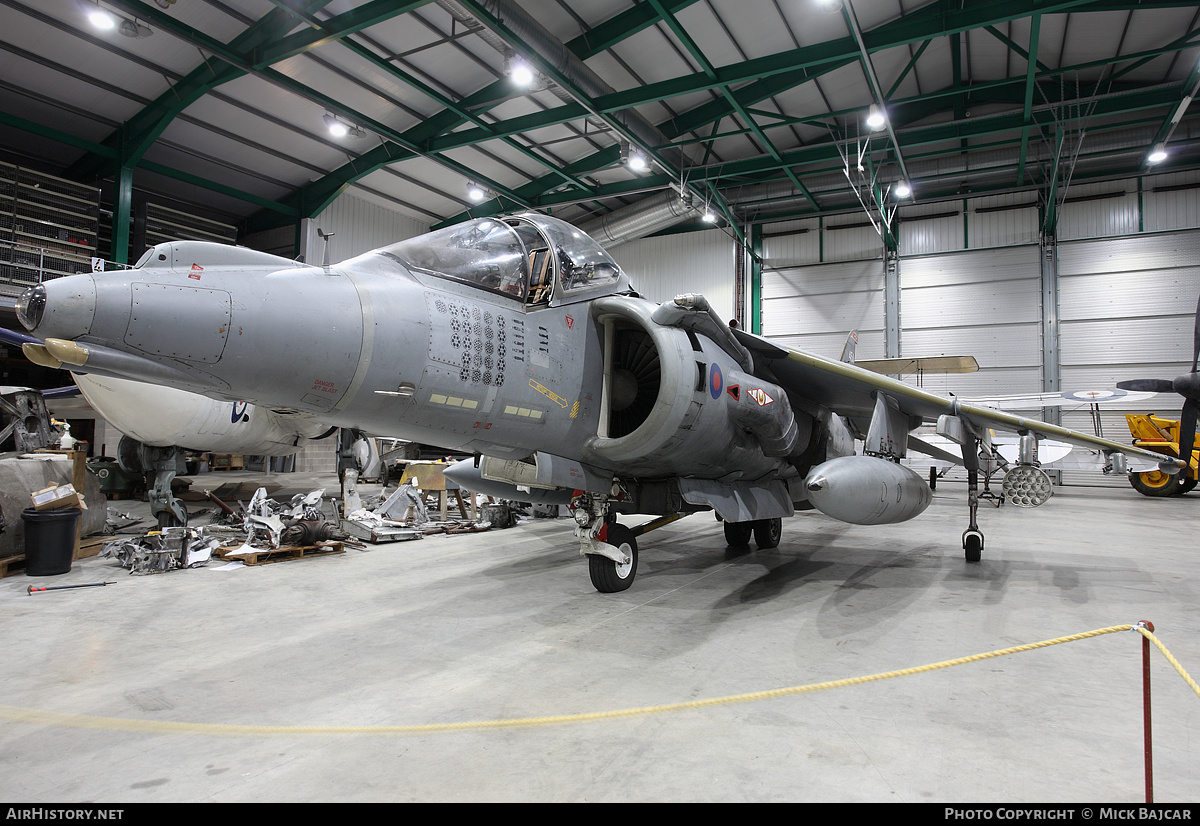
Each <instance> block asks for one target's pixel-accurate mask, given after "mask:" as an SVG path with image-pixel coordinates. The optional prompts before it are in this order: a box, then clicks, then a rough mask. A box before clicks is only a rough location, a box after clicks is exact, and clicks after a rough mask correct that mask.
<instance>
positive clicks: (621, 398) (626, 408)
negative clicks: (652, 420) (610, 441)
mask: <svg viewBox="0 0 1200 826" xmlns="http://www.w3.org/2000/svg"><path fill="white" fill-rule="evenodd" d="M612 360H613V361H612V393H611V397H610V399H611V415H610V419H609V426H608V435H609V436H610V437H612V438H619V437H621V436H628V435H629V434H630V433H632V432H634V431H635V430H637V429H638V427H640V426H641V424H642V423H643V422H645V421H646V419H647V418H648V417H649V416H650V412H651V411H652V410H653V409H654V403H655V402H656V401H658V390H659V385H660V383H661V381H662V369H661V364H660V362H659V358H658V350H657V349H655V347H654V341H653V340H652V339H651V338H650V336H649V334H647V333H646V331H645V330H643V329H641V328H640V327H624V328H620V329H617V330H615V331H614V337H613V356H612Z"/></svg>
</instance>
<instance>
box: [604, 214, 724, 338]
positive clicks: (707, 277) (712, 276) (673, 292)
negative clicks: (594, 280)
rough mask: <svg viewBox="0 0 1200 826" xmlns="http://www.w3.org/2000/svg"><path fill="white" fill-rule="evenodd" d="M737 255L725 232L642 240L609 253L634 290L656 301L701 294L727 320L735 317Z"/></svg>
mask: <svg viewBox="0 0 1200 826" xmlns="http://www.w3.org/2000/svg"><path fill="white" fill-rule="evenodd" d="M737 252H738V247H737V245H736V244H735V243H734V240H733V239H732V238H731V237H730V236H729V235H727V234H726V233H725V232H724V231H722V230H719V229H710V230H704V231H702V232H687V233H680V234H677V235H663V236H659V237H656V238H642V239H640V240H637V241H629V242H627V243H624V244H620V245H618V246H615V247H613V248H612V249H611V250H610V251H609V253H610V254H611V255H612V257H613V258H615V259H616V261H617V263H618V264H620V265H621V268H622V269H623V270H625V272H627V273H628V274H629V278H630V280H631V281H632V282H633V286H634V289H636V290H637V291H638V292H639V293H641V294H642V295H643V296H645V297H646V298H648V299H650V300H651V301H659V302H662V301H670V300H671V299H672V298H674V297H675V296H677V295H682V294H683V293H699V294H701V295H703V296H704V297H705V298H707V299H708V301H709V303H710V304H711V305H712V306H713V308H715V309H716V311H717V313H718V314H720V316H721V317H722V318H725V319H730V318H734V317H735V313H734V302H735V301H736V293H737V290H736V283H735V280H736V279H735V276H734V273H735V272H736V267H735V262H736V255H737Z"/></svg>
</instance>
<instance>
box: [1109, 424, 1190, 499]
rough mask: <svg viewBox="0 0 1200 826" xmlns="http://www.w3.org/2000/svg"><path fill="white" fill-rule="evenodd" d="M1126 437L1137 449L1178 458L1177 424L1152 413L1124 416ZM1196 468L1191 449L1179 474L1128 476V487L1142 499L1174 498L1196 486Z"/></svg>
mask: <svg viewBox="0 0 1200 826" xmlns="http://www.w3.org/2000/svg"><path fill="white" fill-rule="evenodd" d="M1125 421H1126V422H1128V423H1129V434H1130V435H1131V436H1133V443H1134V445H1136V446H1137V447H1142V448H1146V449H1147V450H1154V451H1158V452H1159V453H1166V454H1169V455H1171V456H1178V455H1179V422H1177V421H1175V420H1174V419H1164V418H1161V417H1159V416H1155V415H1153V414H1149V413H1146V414H1143V413H1126V414H1125ZM1198 467H1200V450H1192V455H1191V463H1190V464H1189V465H1188V469H1187V470H1186V471H1184V472H1183V473H1177V474H1175V475H1174V476H1172V475H1170V474H1168V473H1163V472H1162V471H1161V470H1158V469H1155V470H1148V471H1146V472H1145V473H1131V474H1129V484H1131V485H1133V489H1134V490H1136V491H1137V492H1138V493H1141V494H1143V495H1145V496H1178V495H1180V494H1183V493H1187V492H1188V491H1190V490H1191V489H1192V488H1194V487H1196V480H1197V468H1198Z"/></svg>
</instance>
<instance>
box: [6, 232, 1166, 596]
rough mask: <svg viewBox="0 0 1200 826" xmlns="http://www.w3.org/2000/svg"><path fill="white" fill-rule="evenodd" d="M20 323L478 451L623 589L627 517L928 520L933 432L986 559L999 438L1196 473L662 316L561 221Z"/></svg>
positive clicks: (467, 478)
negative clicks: (986, 499) (917, 434)
mask: <svg viewBox="0 0 1200 826" xmlns="http://www.w3.org/2000/svg"><path fill="white" fill-rule="evenodd" d="M18 314H19V317H20V319H21V321H22V323H23V324H24V325H25V327H26V328H27V329H29V330H30V331H31V332H32V333H33V334H35V335H36V336H37V337H38V338H39V339H40V340H41V341H42V343H41V344H27V345H26V346H25V348H24V349H25V352H26V354H27V355H31V354H32V355H37V356H39V357H45V358H51V359H54V360H56V361H58V362H61V363H63V364H65V365H67V366H69V368H70V369H71V370H72V371H82V372H87V373H91V374H95V375H98V376H124V377H129V378H134V379H137V380H141V381H147V382H153V383H156V384H163V385H168V386H171V387H175V388H179V389H182V390H187V391H190V392H194V393H201V394H204V395H206V396H210V397H212V398H216V399H224V400H229V401H232V400H242V399H245V400H249V401H251V402H253V403H255V404H258V405H262V406H267V407H270V408H271V409H275V410H291V411H296V412H297V413H303V414H307V415H310V416H313V417H315V418H317V419H319V420H321V421H323V422H327V423H329V424H334V425H337V426H340V427H353V428H358V429H360V430H363V431H365V432H372V433H388V434H394V435H396V436H397V437H399V438H404V439H408V440H410V441H414V442H419V443H427V444H436V445H440V446H442V447H445V448H446V449H448V450H456V451H463V452H465V453H468V454H474V455H475V456H476V459H475V460H473V461H472V460H468V461H465V462H461V463H459V464H458V465H457V466H455V467H454V468H453V469H451V470H450V471H449V472H448V475H449V476H450V477H451V478H453V479H455V480H456V481H458V482H459V483H460V484H461V485H462V486H463V487H466V488H468V489H475V490H478V491H479V492H482V493H489V494H491V493H496V494H499V495H501V496H504V497H505V498H519V499H520V500H521V501H531V500H532V501H543V502H559V503H569V504H570V505H571V507H572V508H573V511H574V517H575V521H576V524H577V528H576V534H577V536H578V539H579V543H580V550H581V552H582V553H583V554H585V555H586V556H587V558H588V561H589V571H590V573H591V579H592V583H593V584H594V585H595V587H596V588H597V589H598V590H600V591H605V592H611V591H620V590H624V589H625V588H628V587H629V585H630V584H631V583H632V581H633V579H634V577H635V575H636V572H637V564H638V547H637V534H638V533H639V532H644V530H639V531H637V532H635V530H634V529H630V528H628V527H626V526H623V525H621V524H620V523H619V522H617V521H616V515H617V514H618V513H642V514H661V515H663V517H664V518H666V519H670V518H672V517H674V516H675V515H677V514H680V513H688V512H693V511H701V510H710V509H711V510H715V511H716V512H717V514H718V515H719V517H720V518H721V519H722V520H723V521H724V523H725V536H726V539H727V540H728V541H729V542H730V543H731V544H736V545H744V544H746V543H747V542H749V540H750V538H751V536H753V538H754V540H755V542H756V544H757V545H758V546H759V547H774V546H775V545H777V544H778V543H779V541H780V535H781V531H782V519H783V518H785V517H788V516H791V515H792V514H793V512H794V510H795V508H796V507H808V506H812V507H815V508H817V509H818V510H820V511H822V512H823V513H825V514H828V515H830V516H832V517H834V518H837V519H842V520H845V521H848V522H855V523H860V524H884V523H890V522H899V521H903V520H905V519H909V518H912V517H914V516H916V515H917V514H919V513H921V512H922V511H923V510H924V509H925V508H926V507H927V506H928V504H929V502H930V499H931V493H930V490H929V487H928V485H927V484H926V483H925V481H924V479H922V478H921V477H920V476H919V475H918V474H916V473H915V472H914V471H912V470H910V469H908V468H906V467H903V466H902V465H901V464H899V460H900V459H901V458H903V457H904V456H905V455H906V453H907V451H908V449H909V434H910V432H911V431H913V430H914V429H915V428H917V427H918V426H919V425H920V424H921V423H922V422H924V421H936V422H937V423H938V432H939V433H941V434H942V435H944V436H946V437H947V438H950V439H951V440H953V441H954V443H955V444H957V445H959V446H960V447H961V454H962V459H963V463H964V464H965V466H966V467H967V470H968V477H969V479H968V481H969V487H970V498H969V509H970V523H969V527H968V528H967V530H966V532H965V533H964V535H963V548H964V550H965V552H966V557H967V559H968V560H978V559H979V558H980V554H981V552H982V548H983V534H982V533H981V532H980V530H979V526H978V524H977V522H976V511H977V508H978V469H979V461H978V459H979V454H980V448H981V445H985V446H986V444H987V443H988V441H989V440H990V432H991V428H997V429H1006V430H1012V431H1016V432H1018V433H1021V434H1024V435H1025V436H1026V437H1027V439H1028V440H1030V443H1031V445H1035V444H1036V439H1037V438H1040V437H1048V438H1054V439H1059V440H1062V441H1069V442H1073V443H1077V444H1084V445H1088V446H1092V447H1096V448H1099V449H1100V450H1102V451H1104V452H1105V453H1106V454H1107V455H1109V456H1110V457H1111V458H1112V465H1113V468H1114V469H1116V470H1121V469H1122V467H1123V459H1124V454H1131V455H1137V456H1141V457H1143V458H1147V459H1151V460H1153V461H1155V462H1160V463H1161V465H1162V467H1163V468H1164V469H1171V470H1175V469H1176V467H1177V465H1178V464H1179V463H1177V462H1176V461H1175V460H1174V459H1172V458H1171V457H1168V456H1163V455H1161V454H1158V453H1153V452H1150V451H1146V450H1142V449H1139V448H1134V447H1130V446H1128V445H1122V444H1119V443H1117V442H1112V441H1108V440H1105V439H1100V438H1097V437H1093V436H1089V435H1088V434H1085V433H1079V432H1076V431H1072V430H1068V429H1065V428H1061V427H1057V426H1054V425H1049V424H1046V423H1043V422H1039V421H1037V420H1034V419H1027V418H1022V417H1019V416H1015V415H1012V414H1008V413H1003V412H1001V411H997V410H993V409H988V408H985V407H981V406H976V405H970V404H965V403H962V402H960V401H958V400H956V399H953V398H947V397H945V396H940V395H937V394H933V393H929V392H926V391H925V390H923V389H921V388H915V387H912V386H909V385H907V384H904V383H902V382H899V381H896V380H894V379H890V378H888V377H886V376H882V375H879V374H877V373H873V372H870V371H868V370H864V369H862V368H860V367H856V366H854V365H852V364H846V363H842V362H838V361H834V360H830V359H826V358H822V357H820V356H816V355H812V354H809V353H805V352H802V351H799V350H795V349H790V348H787V347H783V346H780V345H778V344H776V343H774V342H772V341H770V340H768V339H765V338H762V337H759V336H756V335H750V334H748V333H745V332H742V331H741V330H735V329H731V328H730V327H729V326H728V325H727V324H726V323H725V322H724V321H723V320H722V319H721V318H720V317H719V316H717V314H716V313H715V312H714V311H713V310H712V309H711V307H710V306H709V305H708V303H707V301H706V300H705V299H704V298H703V297H702V296H698V295H683V296H679V297H677V298H676V299H674V300H673V301H670V302H667V303H664V304H661V305H660V304H656V303H654V302H651V301H647V300H645V299H643V298H641V297H639V296H638V295H637V293H636V292H635V291H634V289H633V288H632V286H631V284H630V281H629V277H628V275H627V274H626V273H625V272H623V271H622V270H621V268H620V267H619V266H618V265H617V263H616V262H615V261H614V260H613V259H612V258H611V257H610V256H609V255H608V253H606V252H605V251H604V249H603V248H602V247H601V246H600V245H599V244H597V243H596V242H595V241H594V240H593V239H591V238H590V237H588V236H587V235H586V234H585V233H583V232H582V231H580V230H579V229H577V228H576V227H574V226H572V225H570V224H567V223H565V222H563V221H561V220H558V219H555V218H551V217H548V216H545V215H540V214H532V213H527V214H521V215H515V216H510V217H506V218H502V219H500V218H480V219H476V220H472V221H468V222H466V223H463V224H459V225H456V226H452V227H448V228H445V229H441V230H437V231H435V232H431V233H428V234H426V235H422V236H418V237H416V238H411V239H409V240H406V241H401V242H400V243H397V244H392V245H390V246H386V247H382V248H380V249H378V250H374V251H372V252H368V253H365V254H363V255H360V256H357V257H355V258H351V259H349V260H346V261H343V262H341V263H340V264H336V265H331V266H297V264H296V263H295V262H293V261H290V260H287V259H282V258H275V257H273V256H268V255H265V254H263V253H257V252H253V251H251V250H244V249H240V248H235V247H227V246H221V245H214V244H207V243H201V242H175V243H168V244H161V245H159V246H157V247H155V248H153V249H151V250H149V251H148V252H147V253H146V254H145V255H144V256H143V257H142V259H141V260H140V261H139V262H138V264H137V266H136V267H135V268H133V269H131V270H126V271H122V272H114V273H105V274H95V275H78V276H71V277H67V278H60V279H57V280H55V281H51V282H49V283H46V284H44V285H41V286H39V287H35V288H33V289H32V290H30V291H29V292H27V293H26V294H25V295H24V296H23V297H22V298H21V300H20V302H19V305H18ZM285 362H286V363H287V364H288V367H287V369H280V368H279V365H280V364H282V363H285ZM856 436H858V437H860V438H862V439H863V440H864V444H865V449H864V453H863V454H861V455H854V439H855V437H856ZM1033 452H1035V451H1031V453H1033ZM1027 466H1028V465H1024V464H1023V465H1020V466H1018V467H1017V468H1015V469H1014V471H1013V472H1019V471H1021V469H1022V468H1023V467H1027ZM660 521H661V520H660ZM643 528H644V526H643Z"/></svg>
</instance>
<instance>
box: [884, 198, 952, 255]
mask: <svg viewBox="0 0 1200 826" xmlns="http://www.w3.org/2000/svg"><path fill="white" fill-rule="evenodd" d="M938 206H943V205H938ZM943 211H945V210H944V206H943ZM899 233H900V237H899V239H898V240H899V249H900V257H901V258H903V257H904V256H908V255H926V254H928V253H935V252H953V251H954V250H961V249H963V243H964V239H963V219H962V215H947V216H944V217H942V218H928V219H922V218H919V217H914V218H907V217H906V218H905V219H904V220H903V221H901V222H900V228H899Z"/></svg>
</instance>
